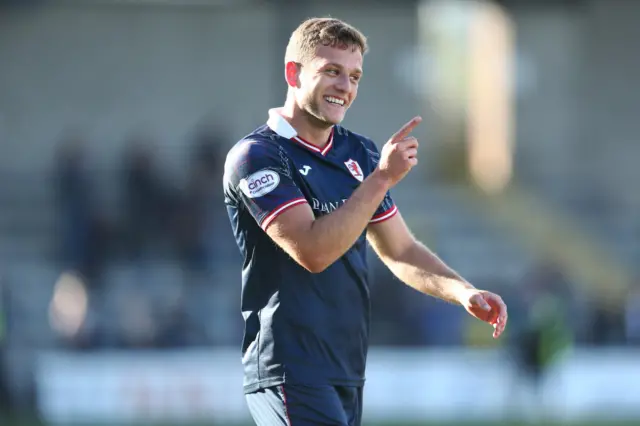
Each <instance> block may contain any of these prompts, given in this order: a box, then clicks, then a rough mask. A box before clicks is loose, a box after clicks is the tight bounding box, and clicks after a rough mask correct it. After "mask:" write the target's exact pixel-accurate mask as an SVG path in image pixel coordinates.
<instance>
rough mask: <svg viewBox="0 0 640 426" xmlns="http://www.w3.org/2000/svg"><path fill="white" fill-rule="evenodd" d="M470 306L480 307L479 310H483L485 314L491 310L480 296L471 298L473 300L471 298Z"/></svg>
mask: <svg viewBox="0 0 640 426" xmlns="http://www.w3.org/2000/svg"><path fill="white" fill-rule="evenodd" d="M471 304H472V305H476V306H478V307H480V309H483V310H485V311H487V312H489V311H490V310H491V306H489V304H488V303H487V301H486V300H484V297H482V295H481V294H476V295H475V296H473V298H471Z"/></svg>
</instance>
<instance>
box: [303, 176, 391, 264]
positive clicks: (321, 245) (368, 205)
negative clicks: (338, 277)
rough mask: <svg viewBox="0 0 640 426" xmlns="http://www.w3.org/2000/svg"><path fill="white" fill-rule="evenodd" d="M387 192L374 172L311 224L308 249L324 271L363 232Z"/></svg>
mask: <svg viewBox="0 0 640 426" xmlns="http://www.w3.org/2000/svg"><path fill="white" fill-rule="evenodd" d="M388 190H389V185H388V183H387V182H386V181H385V180H384V179H383V178H382V177H381V176H380V175H379V174H378V172H377V171H374V172H373V173H372V174H371V175H369V176H368V177H367V178H366V179H365V180H364V182H362V184H361V185H360V186H359V187H358V189H356V190H355V191H354V193H353V194H352V195H351V197H350V198H349V199H348V200H347V201H346V202H345V203H344V204H343V205H342V206H341V207H340V208H339V209H337V210H335V211H334V212H332V213H330V214H328V215H326V216H323V217H320V218H318V219H316V220H314V221H313V222H312V224H311V229H310V231H309V238H308V239H307V241H309V244H310V245H311V246H310V247H309V248H308V249H309V250H310V251H312V252H313V253H314V254H315V255H316V256H317V260H316V261H317V262H318V263H319V265H320V266H319V269H324V268H326V267H328V266H329V265H331V264H332V263H334V262H335V261H336V260H338V259H339V258H340V257H341V256H342V255H343V254H344V253H346V252H347V250H349V249H350V248H351V247H352V246H353V245H354V244H355V242H356V241H357V240H358V238H359V237H360V235H362V233H363V232H364V230H365V229H366V227H367V226H368V224H369V221H370V220H371V217H372V216H373V215H374V214H375V212H376V210H377V209H378V207H379V206H380V203H382V201H383V200H384V197H385V195H386V193H387V191H388Z"/></svg>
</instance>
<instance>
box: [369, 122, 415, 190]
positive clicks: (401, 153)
mask: <svg viewBox="0 0 640 426" xmlns="http://www.w3.org/2000/svg"><path fill="white" fill-rule="evenodd" d="M421 121H422V118H421V117H414V118H413V119H411V121H409V122H408V123H407V124H405V125H404V126H402V127H401V128H400V130H398V131H397V132H396V133H395V134H394V135H393V136H391V139H389V140H388V141H387V143H386V144H385V145H384V146H383V147H382V152H381V154H380V164H379V165H378V170H379V171H380V173H381V174H382V176H384V178H385V179H386V180H387V181H388V182H389V186H390V187H391V186H394V185H395V184H397V183H398V182H400V181H401V180H402V178H404V177H405V176H406V174H407V173H409V170H411V169H412V168H413V166H415V165H416V164H418V158H417V155H418V140H417V139H416V138H415V137H413V136H410V134H411V132H412V131H413V129H415V128H416V126H418V124H420V122H421Z"/></svg>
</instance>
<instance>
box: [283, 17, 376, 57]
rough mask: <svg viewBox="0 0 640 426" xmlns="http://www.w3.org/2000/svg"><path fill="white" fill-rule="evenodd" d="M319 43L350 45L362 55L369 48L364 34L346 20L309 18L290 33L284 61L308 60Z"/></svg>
mask: <svg viewBox="0 0 640 426" xmlns="http://www.w3.org/2000/svg"><path fill="white" fill-rule="evenodd" d="M321 45H323V46H332V47H340V48H348V47H351V48H352V50H354V51H355V50H356V49H358V50H360V52H361V53H362V55H364V54H365V53H367V51H368V50H369V47H368V46H367V38H366V37H365V36H364V34H362V33H361V32H360V31H359V30H358V29H356V28H355V27H353V26H351V25H349V24H347V23H346V22H344V21H341V20H340V19H335V18H310V19H307V20H306V21H304V22H302V24H300V25H299V26H298V28H296V30H295V31H294V32H293V33H292V34H291V38H290V39H289V44H288V45H287V51H286V53H285V57H284V60H285V63H286V62H290V61H294V62H304V61H306V60H309V59H311V58H312V57H313V56H314V55H315V53H316V49H317V48H318V46H321Z"/></svg>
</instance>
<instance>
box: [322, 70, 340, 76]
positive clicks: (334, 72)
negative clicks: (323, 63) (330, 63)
mask: <svg viewBox="0 0 640 426" xmlns="http://www.w3.org/2000/svg"><path fill="white" fill-rule="evenodd" d="M325 72H326V73H327V74H329V75H334V76H335V75H338V74H339V73H338V70H336V69H328V70H326V71H325Z"/></svg>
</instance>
